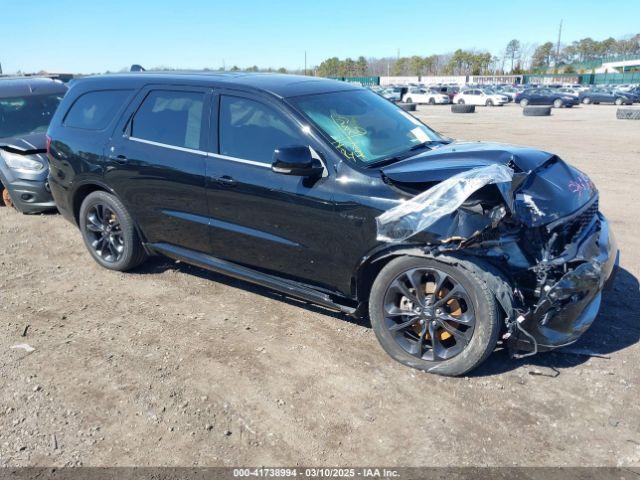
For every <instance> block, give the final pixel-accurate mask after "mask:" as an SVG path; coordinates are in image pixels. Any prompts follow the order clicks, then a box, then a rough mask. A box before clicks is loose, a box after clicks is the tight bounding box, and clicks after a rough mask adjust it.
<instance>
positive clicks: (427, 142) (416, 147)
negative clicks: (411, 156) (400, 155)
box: [409, 140, 438, 152]
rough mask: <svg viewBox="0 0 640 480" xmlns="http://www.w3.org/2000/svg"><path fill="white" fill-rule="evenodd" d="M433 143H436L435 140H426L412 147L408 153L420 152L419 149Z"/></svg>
mask: <svg viewBox="0 0 640 480" xmlns="http://www.w3.org/2000/svg"><path fill="white" fill-rule="evenodd" d="M434 143H438V142H437V141H436V140H427V141H426V142H421V143H417V144H415V145H414V146H413V147H411V148H410V149H409V151H410V152H413V151H415V150H420V149H421V148H424V147H428V146H429V145H432V144H434Z"/></svg>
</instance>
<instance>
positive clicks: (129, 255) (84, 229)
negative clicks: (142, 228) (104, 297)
mask: <svg viewBox="0 0 640 480" xmlns="http://www.w3.org/2000/svg"><path fill="white" fill-rule="evenodd" d="M78 223H79V226H80V232H81V233H82V238H83V240H84V243H85V245H86V247H87V249H88V250H89V253H91V256H92V257H93V259H94V260H95V261H96V262H98V263H99V264H100V265H101V266H103V267H105V268H108V269H110V270H117V271H120V272H124V271H127V270H131V269H132V268H134V267H137V266H138V265H140V264H141V263H142V262H144V260H145V259H146V258H147V253H146V252H145V250H144V247H143V246H142V242H141V241H140V236H139V234H138V231H137V229H136V226H135V224H134V222H133V219H132V218H131V216H130V215H129V212H127V209H126V208H125V207H124V205H123V204H122V202H121V201H120V200H119V199H118V197H116V196H115V195H113V194H111V193H108V192H104V191H96V192H92V193H90V194H89V195H87V197H86V198H85V199H84V201H83V202H82V205H81V206H80V212H79V222H78Z"/></svg>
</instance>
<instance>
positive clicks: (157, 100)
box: [131, 90, 204, 150]
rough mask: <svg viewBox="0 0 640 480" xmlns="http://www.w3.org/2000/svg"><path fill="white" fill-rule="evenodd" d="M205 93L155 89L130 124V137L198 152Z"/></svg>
mask: <svg viewBox="0 0 640 480" xmlns="http://www.w3.org/2000/svg"><path fill="white" fill-rule="evenodd" d="M203 105H204V94H203V93H198V92H181V91H168V90H154V91H152V92H151V93H149V95H147V97H146V98H145V99H144V101H143V102H142V105H141V106H140V108H138V111H137V112H136V114H135V115H134V117H133V120H132V121H131V136H132V137H135V138H140V139H142V140H150V141H152V142H158V143H164V144H165V145H173V146H176V147H183V148H191V149H193V150H199V149H200V148H201V147H200V133H201V129H202V109H203Z"/></svg>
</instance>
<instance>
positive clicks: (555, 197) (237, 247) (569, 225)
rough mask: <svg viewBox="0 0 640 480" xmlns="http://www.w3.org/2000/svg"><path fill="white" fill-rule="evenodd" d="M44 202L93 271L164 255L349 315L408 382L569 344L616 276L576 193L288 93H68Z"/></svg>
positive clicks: (222, 79)
mask: <svg viewBox="0 0 640 480" xmlns="http://www.w3.org/2000/svg"><path fill="white" fill-rule="evenodd" d="M48 135H49V136H50V148H49V152H48V157H49V162H50V176H49V178H50V183H51V189H52V192H53V196H54V198H55V199H56V201H57V204H58V207H59V209H60V211H61V212H62V214H63V215H64V216H65V217H66V218H67V219H69V220H70V221H71V222H73V223H74V224H76V225H78V227H79V228H80V231H81V233H82V236H83V239H84V242H85V244H86V246H87V249H88V251H89V252H90V254H91V255H92V256H93V258H94V259H95V260H96V261H97V262H98V263H99V264H100V265H102V266H104V267H106V268H109V269H113V270H119V271H124V270H129V269H132V268H134V267H136V266H137V265H140V264H141V263H142V262H143V261H144V260H145V258H146V257H147V256H148V255H152V254H161V255H166V256H169V257H171V258H175V259H180V260H182V261H185V262H188V263H191V264H194V265H198V266H201V267H204V268H207V269H211V270H215V271H218V272H223V273H225V274H228V275H231V276H234V277H237V278H241V279H244V280H248V281H251V282H255V283H258V284H261V285H265V286H267V287H270V288H273V289H276V290H279V291H280V292H283V293H284V294H286V295H290V296H294V297H298V298H302V299H305V300H307V301H309V302H313V303H315V304H319V305H322V306H325V307H328V308H332V309H337V310H340V311H343V312H345V313H348V314H351V315H358V316H361V315H366V314H367V312H368V314H369V318H370V320H371V324H372V327H373V329H374V331H375V333H376V336H377V337H378V339H379V340H380V343H381V345H382V347H383V348H384V349H385V350H386V351H387V352H388V353H389V354H390V355H391V356H392V357H393V358H395V359H396V360H398V361H400V362H402V363H404V364H405V365H409V366H411V367H415V368H420V369H423V370H426V371H430V372H435V373H440V374H443V375H460V374H464V373H465V372H468V371H469V370H471V369H473V368H474V367H475V366H477V365H478V364H480V363H481V362H482V361H483V360H484V359H485V358H486V357H487V356H488V355H489V354H490V353H491V352H492V351H493V349H494V348H495V346H496V344H497V342H498V340H502V341H503V342H504V344H505V345H507V346H508V347H509V348H510V349H511V351H512V352H514V353H515V352H523V351H526V352H529V353H534V352H536V351H538V350H544V349H550V348H554V347H558V346H561V345H565V344H567V343H571V342H573V341H575V340H576V339H577V338H578V337H579V336H580V334H582V333H583V332H584V331H585V330H586V329H587V328H588V327H589V325H590V324H591V322H593V320H594V319H595V317H596V315H597V312H598V308H599V305H600V299H601V292H602V289H603V286H604V283H605V281H606V280H607V279H608V278H609V277H610V276H611V273H612V271H613V269H614V267H615V265H616V262H617V253H618V250H617V248H616V244H615V240H614V239H613V235H612V233H611V231H610V229H609V226H608V223H607V221H606V219H605V218H604V217H603V216H602V214H601V213H600V212H599V211H598V192H597V190H596V188H595V186H594V185H593V183H592V182H591V181H590V180H589V178H588V177H587V176H586V175H584V174H583V173H582V172H580V171H578V170H577V169H575V168H573V167H571V166H569V165H568V164H567V163H565V162H564V161H563V160H561V159H560V158H559V157H558V156H556V155H553V154H550V153H546V152H541V151H537V150H532V149H528V148H523V147H514V146H509V145H498V144H483V143H476V142H473V143H464V142H453V141H452V140H451V139H449V138H446V137H443V136H441V135H439V134H438V133H436V132H434V131H433V130H431V129H430V128H428V127H427V126H426V125H424V124H422V123H421V122H420V121H419V120H417V119H416V118H415V117H413V116H411V115H410V114H408V113H406V112H404V111H403V110H401V109H400V108H398V107H397V106H395V105H394V104H392V103H391V102H388V101H386V100H385V99H383V98H381V97H380V96H378V95H376V94H375V93H373V92H371V91H369V90H366V89H363V88H360V87H356V86H354V85H350V84H346V83H341V82H336V81H331V80H325V79H318V78H313V77H298V76H288V75H264V74H202V75H198V74H189V75H186V74H184V75H176V74H158V73H156V74H149V73H139V74H126V75H113V76H104V77H95V78H90V79H86V80H80V81H78V82H76V83H75V84H74V86H73V87H72V88H71V89H70V91H69V93H68V95H67V96H66V97H65V99H64V100H63V102H62V104H61V105H60V108H59V109H58V111H57V112H56V114H55V117H54V119H53V121H52V123H51V126H50V128H49V132H48Z"/></svg>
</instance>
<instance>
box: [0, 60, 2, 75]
mask: <svg viewBox="0 0 640 480" xmlns="http://www.w3.org/2000/svg"><path fill="white" fill-rule="evenodd" d="M0 75H2V63H0Z"/></svg>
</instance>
